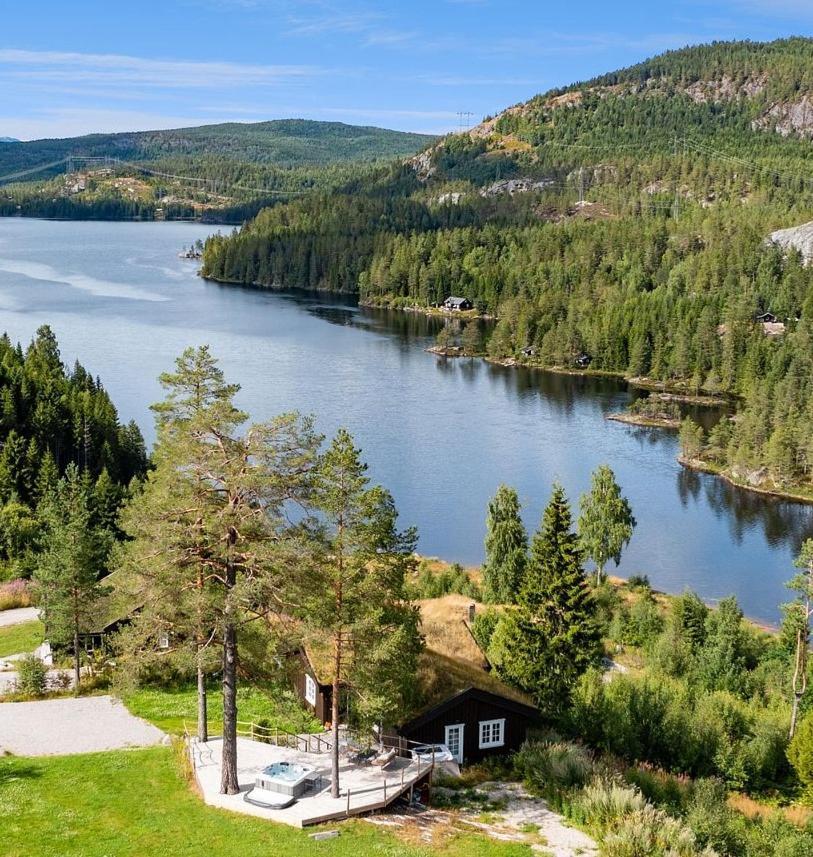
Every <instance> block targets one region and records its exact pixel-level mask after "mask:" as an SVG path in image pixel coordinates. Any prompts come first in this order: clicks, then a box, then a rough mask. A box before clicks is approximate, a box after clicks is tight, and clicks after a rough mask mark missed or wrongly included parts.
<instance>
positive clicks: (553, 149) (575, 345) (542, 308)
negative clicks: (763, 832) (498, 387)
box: [204, 38, 813, 495]
mask: <svg viewBox="0 0 813 857" xmlns="http://www.w3.org/2000/svg"><path fill="white" fill-rule="evenodd" d="M812 76H813V40H810V39H802V38H794V39H786V40H782V41H777V42H773V43H770V44H756V43H747V42H737V43H717V44H712V45H707V46H701V47H693V48H687V49H685V50H682V51H672V52H669V53H667V54H664V55H662V56H660V57H656V58H654V59H651V60H648V61H647V62H645V63H641V64H640V65H637V66H633V67H631V68H629V69H624V70H621V71H618V72H614V73H611V74H607V75H604V76H602V77H600V78H596V79H595V80H592V81H588V82H586V83H582V84H576V85H573V86H571V87H567V88H564V89H559V90H555V91H551V92H548V93H546V94H544V95H540V96H537V97H535V98H533V99H531V100H530V101H528V102H526V103H524V104H521V105H516V106H514V107H511V108H509V109H507V110H505V111H504V112H503V113H501V114H500V115H498V116H496V117H491V118H488V119H486V120H485V121H484V122H483V123H482V124H480V125H478V126H477V127H476V128H474V129H472V130H471V132H468V133H465V134H455V135H451V136H449V137H446V138H444V139H443V140H441V141H439V142H438V143H436V144H434V145H432V146H431V147H429V148H428V149H426V150H424V151H423V152H422V153H420V154H419V155H417V156H414V157H412V158H409V159H407V160H406V161H405V162H401V163H399V164H397V165H395V166H394V167H393V168H392V169H391V170H390V171H389V174H388V175H377V176H376V177H375V180H374V181H366V182H355V183H350V184H348V185H347V186H346V187H345V188H344V189H343V190H342V191H339V192H334V193H333V194H331V195H330V196H327V197H324V198H315V197H311V198H306V199H302V200H298V201H295V202H292V203H291V204H289V205H285V206H277V207H275V208H273V209H268V210H266V211H263V212H261V213H260V214H259V215H258V216H257V218H256V219H255V220H254V221H252V222H250V223H249V224H247V225H246V226H245V227H244V228H243V229H242V230H241V231H240V232H239V233H238V234H236V235H235V236H233V237H228V238H215V239H211V240H210V242H209V243H208V245H207V247H206V251H205V254H204V274H205V275H207V276H212V277H215V278H217V279H220V280H224V281H235V282H240V283H257V284H260V285H272V286H289V287H290V286H310V287H315V288H324V289H332V290H343V291H349V292H357V293H359V294H360V297H361V298H362V299H363V300H364V301H366V302H369V303H375V304H383V305H392V306H403V305H418V306H431V305H433V304H437V303H439V302H440V301H442V300H443V299H444V298H445V297H447V296H448V295H450V294H454V295H461V296H465V297H468V298H470V299H471V300H472V301H473V302H474V304H475V306H476V308H477V309H478V310H480V311H481V312H483V313H489V314H496V315H497V316H498V318H499V321H498V323H497V324H496V326H495V327H494V328H493V331H491V332H489V335H488V341H487V342H485V343H483V342H478V340H479V338H480V337H478V336H476V335H472V332H471V331H470V335H468V336H466V337H464V341H465V344H466V347H467V349H468V350H469V351H478V350H486V351H487V352H488V354H489V355H490V356H492V357H494V358H511V359H517V360H519V361H522V362H532V363H535V364H537V365H544V366H556V367H566V368H574V367H575V366H576V364H577V361H581V363H583V362H584V358H585V357H586V358H587V359H588V360H589V361H591V367H592V368H593V369H598V370H604V371H613V372H619V373H623V374H626V375H628V376H645V377H648V378H651V379H653V380H657V381H664V382H667V383H669V384H683V385H684V386H687V387H690V388H691V389H693V390H696V391H706V392H714V393H720V392H723V393H728V394H731V395H734V396H737V397H741V398H742V400H743V401H744V406H743V410H742V413H741V414H740V418H739V420H738V421H737V422H736V423H728V422H725V423H723V424H722V425H721V426H720V428H719V430H717V431H716V433H715V434H714V436H713V437H712V438H710V439H709V442H708V443H705V442H703V443H701V444H700V448H698V449H692V450H691V452H692V457H702V458H704V459H705V460H706V461H707V463H708V464H709V466H713V467H718V466H719V467H721V468H725V469H727V470H728V472H729V473H732V474H735V475H737V474H739V475H740V476H738V478H740V477H741V478H743V479H747V480H748V481H750V482H754V483H756V484H760V485H763V486H765V487H771V486H783V485H789V484H793V485H795V486H802V489H801V490H803V491H807V492H809V493H811V495H813V357H812V356H811V355H813V348H812V347H811V339H810V337H811V336H813V267H811V266H809V265H805V264H804V259H803V258H802V256H801V255H800V254H799V253H798V252H796V251H795V250H793V249H792V248H791V249H790V251H788V250H787V249H786V248H783V247H779V246H777V245H774V244H772V243H771V242H770V241H769V240H768V239H769V236H770V234H771V233H772V232H774V231H775V230H777V229H782V228H787V227H792V226H797V225H800V224H803V223H805V222H807V221H811V220H813V145H812V144H811V137H813V77H812ZM766 311H770V312H771V313H773V314H774V315H776V316H777V317H778V321H777V322H776V323H777V324H779V325H780V328H781V329H780V328H770V331H771V335H766V328H763V327H762V325H761V324H760V323H758V321H757V316H758V315H759V314H760V313H763V312H766ZM457 335H458V336H461V335H462V332H460V331H459V332H458V334H457ZM446 344H447V345H448V343H446ZM694 446H695V447H696V446H697V444H695V445H694Z"/></svg>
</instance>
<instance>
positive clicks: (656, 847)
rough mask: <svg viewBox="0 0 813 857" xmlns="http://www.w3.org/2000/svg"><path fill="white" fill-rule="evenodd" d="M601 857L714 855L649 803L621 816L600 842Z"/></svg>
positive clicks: (690, 832)
mask: <svg viewBox="0 0 813 857" xmlns="http://www.w3.org/2000/svg"><path fill="white" fill-rule="evenodd" d="M601 853H602V855H603V856H604V857H700V855H702V857H714V855H716V852H715V851H713V850H712V849H711V848H705V849H704V848H702V847H701V846H700V845H699V844H698V842H697V837H696V836H695V835H694V833H693V832H692V830H691V828H689V827H686V826H685V825H683V824H681V823H680V822H679V821H676V820H675V819H674V818H671V817H670V816H669V815H667V814H666V813H665V812H664V811H663V810H660V809H656V808H655V807H654V806H652V804H646V805H645V806H644V807H643V808H641V809H639V810H636V811H635V812H632V813H629V814H628V815H625V816H624V817H622V818H621V820H620V821H619V823H618V824H617V825H616V826H615V828H614V829H613V830H611V831H610V832H609V833H607V834H606V835H605V836H604V838H603V840H602V842H601Z"/></svg>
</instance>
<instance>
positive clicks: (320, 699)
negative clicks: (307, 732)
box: [294, 652, 332, 723]
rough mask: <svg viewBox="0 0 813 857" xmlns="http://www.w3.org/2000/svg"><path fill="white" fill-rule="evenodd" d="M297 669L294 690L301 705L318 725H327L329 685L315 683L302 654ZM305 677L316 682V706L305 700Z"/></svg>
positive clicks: (309, 667)
mask: <svg viewBox="0 0 813 857" xmlns="http://www.w3.org/2000/svg"><path fill="white" fill-rule="evenodd" d="M297 667H298V668H297V669H296V671H295V674H294V689H295V690H296V694H297V696H298V697H299V699H300V700H301V702H302V704H303V705H304V706H305V708H307V709H308V711H312V712H313V715H314V717H316V719H317V720H318V721H319V722H320V723H327V722H329V721H330V702H331V697H332V688H331V687H330V685H326V684H319V682H318V681H316V676H315V675H314V671H313V669H312V668H311V665H310V663H309V662H308V659H307V657H306V656H305V654H304V652H300V653H299V664H297ZM305 675H309V676H310V677H311V678H312V679H313V680H314V681H315V682H316V704H315V705H311V703H310V702H308V700H307V699H306V698H305Z"/></svg>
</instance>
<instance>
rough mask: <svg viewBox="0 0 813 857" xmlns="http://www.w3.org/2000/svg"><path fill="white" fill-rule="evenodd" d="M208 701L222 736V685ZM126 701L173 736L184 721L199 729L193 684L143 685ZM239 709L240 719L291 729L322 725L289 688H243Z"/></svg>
mask: <svg viewBox="0 0 813 857" xmlns="http://www.w3.org/2000/svg"><path fill="white" fill-rule="evenodd" d="M208 701H209V731H210V732H211V733H212V734H213V735H219V734H220V732H221V729H222V725H223V705H222V702H221V696H220V688H219V686H217V685H212V686H210V687H209V691H208ZM124 703H125V705H126V706H127V707H128V708H129V709H130V711H131V712H132V713H133V714H135V715H136V717H143V718H144V720H148V721H149V722H150V723H153V724H155V725H156V726H157V727H158V728H159V729H163V730H164V732H170V733H172V734H173V735H181V734H182V733H183V726H184V721H186V723H187V726H188V727H189V729H190V731H193V730H194V729H195V724H196V723H197V716H198V714H197V711H198V701H197V690H196V687H195V685H193V684H190V685H185V686H183V687H180V688H158V687H145V688H139V689H138V690H136V691H133V692H132V693H128V694H126V695H125V696H124ZM237 711H238V717H239V718H240V720H246V721H250V720H253V721H257V720H259V719H261V718H266V719H267V720H269V721H270V723H271V724H272V725H273V726H275V727H277V728H279V729H287V730H288V731H289V732H312V731H318V730H319V728H320V726H319V723H318V722H317V721H316V720H314V719H313V718H312V717H311V716H310V715H309V714H308V713H307V712H306V711H305V710H304V709H303V708H302V706H301V705H300V704H299V702H298V701H297V699H296V697H295V696H294V694H293V692H292V691H291V690H290V689H289V688H288V687H281V686H279V687H277V686H268V687H265V688H262V689H260V688H254V687H241V688H239V690H238V692H237Z"/></svg>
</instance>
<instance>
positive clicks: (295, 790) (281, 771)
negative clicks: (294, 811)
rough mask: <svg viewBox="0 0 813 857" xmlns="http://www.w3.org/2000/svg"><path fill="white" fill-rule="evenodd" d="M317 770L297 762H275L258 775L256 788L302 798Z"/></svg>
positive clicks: (255, 781)
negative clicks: (308, 782)
mask: <svg viewBox="0 0 813 857" xmlns="http://www.w3.org/2000/svg"><path fill="white" fill-rule="evenodd" d="M315 771H316V768H311V767H310V766H309V765H298V764H296V763H295V762H274V763H273V764H271V765H269V766H268V767H267V768H264V769H263V770H262V771H260V773H259V774H257V777H256V779H255V780H254V788H256V789H264V790H265V791H269V792H276V793H277V794H281V795H288V796H289V797H300V796H301V795H302V794H303V792H304V791H305V788H306V786H307V781H308V779H310V778H312V776H313V774H314V773H315Z"/></svg>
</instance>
